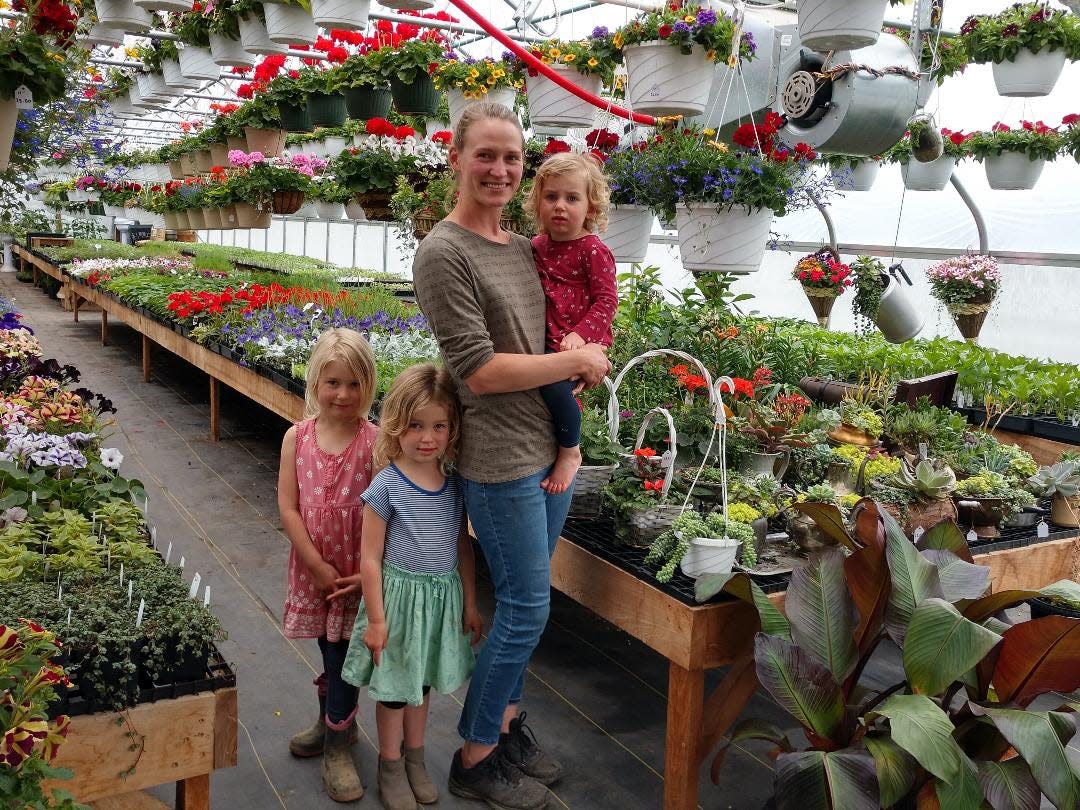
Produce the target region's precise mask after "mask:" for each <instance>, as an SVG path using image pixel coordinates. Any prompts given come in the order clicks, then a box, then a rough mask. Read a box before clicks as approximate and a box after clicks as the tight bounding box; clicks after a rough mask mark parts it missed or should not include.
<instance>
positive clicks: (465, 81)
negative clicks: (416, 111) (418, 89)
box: [431, 58, 524, 99]
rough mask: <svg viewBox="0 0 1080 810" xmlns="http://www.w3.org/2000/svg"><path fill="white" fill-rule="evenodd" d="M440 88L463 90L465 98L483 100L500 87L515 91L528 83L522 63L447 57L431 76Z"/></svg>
mask: <svg viewBox="0 0 1080 810" xmlns="http://www.w3.org/2000/svg"><path fill="white" fill-rule="evenodd" d="M431 78H432V80H433V81H434V82H435V87H436V88H437V89H439V90H451V89H452V90H461V91H463V93H464V94H465V98H470V99H479V98H483V97H484V96H486V95H487V94H488V93H489V92H490V91H491V90H493V89H495V88H496V87H512V88H514V89H515V90H516V89H518V88H520V87H521V85H522V84H523V83H524V76H523V75H522V70H521V63H520V62H519V61H518V60H516V59H514V60H512V61H506V60H502V59H499V60H496V59H479V60H473V59H468V58H466V59H461V60H458V59H443V60H441V61H440V62H439V65H438V67H436V68H435V72H434V73H432V75H431Z"/></svg>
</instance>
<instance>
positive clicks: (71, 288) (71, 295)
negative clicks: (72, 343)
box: [68, 284, 82, 323]
mask: <svg viewBox="0 0 1080 810" xmlns="http://www.w3.org/2000/svg"><path fill="white" fill-rule="evenodd" d="M68 300H69V301H71V314H72V316H73V317H74V319H75V323H78V322H79V302H80V301H81V300H82V299H81V298H80V297H79V294H78V293H77V292H75V285H74V284H68Z"/></svg>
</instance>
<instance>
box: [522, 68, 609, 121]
mask: <svg viewBox="0 0 1080 810" xmlns="http://www.w3.org/2000/svg"><path fill="white" fill-rule="evenodd" d="M548 67H550V68H551V69H552V70H554V71H555V72H556V73H558V74H559V76H561V77H562V78H564V79H566V80H568V81H570V82H573V83H574V84H576V85H577V86H578V87H580V88H582V89H583V90H586V91H588V92H590V93H592V94H593V95H594V96H598V95H600V85H601V80H600V77H599V76H585V75H582V74H581V73H579V72H578V71H577V70H575V69H574V68H572V67H570V66H569V65H548ZM525 89H526V91H527V94H526V96H525V99H526V101H527V102H528V104H529V123H530V124H531V125H532V127H533V130H534V131H536V129H537V127H561V128H564V129H565V128H567V127H591V126H592V123H593V117H594V116H595V114H596V107H594V106H593V105H592V104H590V103H589V102H587V101H585V100H584V99H580V98H578V97H577V96H575V95H574V94H573V93H571V92H570V91H569V90H565V89H563V88H562V87H560V86H559V85H557V84H556V83H555V82H553V81H552V80H551V79H549V78H548V77H547V76H545V75H543V74H542V73H538V74H537V75H536V76H532V75H529V76H526V77H525Z"/></svg>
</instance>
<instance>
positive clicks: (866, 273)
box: [851, 256, 885, 334]
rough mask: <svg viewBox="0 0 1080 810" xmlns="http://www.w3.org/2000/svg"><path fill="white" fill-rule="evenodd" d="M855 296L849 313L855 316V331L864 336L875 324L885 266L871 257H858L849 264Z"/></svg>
mask: <svg viewBox="0 0 1080 810" xmlns="http://www.w3.org/2000/svg"><path fill="white" fill-rule="evenodd" d="M851 272H852V276H853V277H854V282H855V284H854V287H855V290H854V292H855V295H854V298H853V299H852V301H851V311H852V312H853V313H854V314H855V325H856V329H857V330H858V331H859V332H860V333H861V334H865V333H867V332H869V331H870V329H871V327H872V326H873V325H874V324H875V323H876V321H877V316H878V309H879V308H880V307H881V294H882V293H883V292H884V291H885V282H884V277H885V265H884V264H882V263H881V262H880V261H878V260H877V259H875V258H873V257H871V256H859V257H858V258H857V259H856V260H855V261H853V262H852V263H851Z"/></svg>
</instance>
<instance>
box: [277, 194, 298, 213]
mask: <svg viewBox="0 0 1080 810" xmlns="http://www.w3.org/2000/svg"><path fill="white" fill-rule="evenodd" d="M303 204H304V192H302V191H275V192H274V202H273V205H274V213H275V214H282V215H286V214H295V213H296V212H297V211H299V210H300V206H301V205H303Z"/></svg>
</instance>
